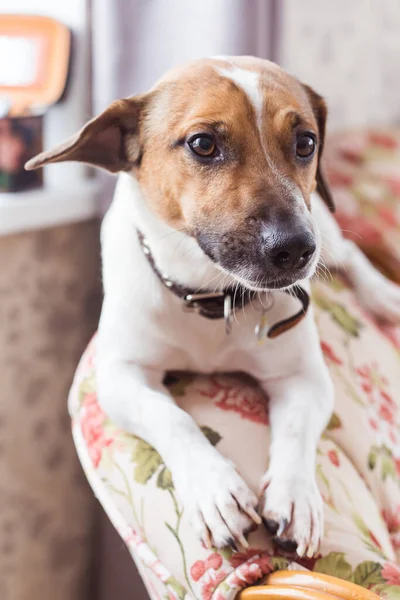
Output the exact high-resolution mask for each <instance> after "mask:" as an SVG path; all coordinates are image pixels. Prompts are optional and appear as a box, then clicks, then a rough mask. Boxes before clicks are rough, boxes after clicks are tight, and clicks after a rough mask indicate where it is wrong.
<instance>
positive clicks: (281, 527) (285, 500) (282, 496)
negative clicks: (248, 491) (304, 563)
mask: <svg viewBox="0 0 400 600" xmlns="http://www.w3.org/2000/svg"><path fill="white" fill-rule="evenodd" d="M259 512H260V514H261V515H262V518H263V521H264V525H265V527H266V528H267V529H268V531H269V532H270V533H271V534H272V535H273V536H274V540H275V542H276V544H277V545H278V546H280V547H281V548H282V550H284V551H286V552H297V554H298V556H304V555H306V556H308V557H312V556H314V554H316V552H317V551H318V548H319V546H320V543H321V540H322V536H323V504H322V498H321V495H320V493H319V490H318V487H317V484H316V482H315V479H314V477H305V476H304V475H301V474H300V475H299V474H296V475H293V476H289V477H288V476H287V475H285V473H282V475H274V476H271V475H270V474H269V473H268V472H267V473H266V474H265V475H264V477H263V479H262V482H261V494H260V501H259Z"/></svg>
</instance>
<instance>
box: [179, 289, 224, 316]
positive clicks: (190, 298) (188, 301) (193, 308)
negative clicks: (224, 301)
mask: <svg viewBox="0 0 400 600" xmlns="http://www.w3.org/2000/svg"><path fill="white" fill-rule="evenodd" d="M222 296H224V292H212V293H208V294H188V295H187V296H185V298H184V301H183V310H184V311H185V312H199V311H200V310H201V306H199V304H198V302H199V300H209V299H212V298H222Z"/></svg>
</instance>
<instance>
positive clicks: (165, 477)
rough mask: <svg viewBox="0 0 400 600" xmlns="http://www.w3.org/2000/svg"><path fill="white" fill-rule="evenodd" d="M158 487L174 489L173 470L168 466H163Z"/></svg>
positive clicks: (158, 479) (158, 478)
mask: <svg viewBox="0 0 400 600" xmlns="http://www.w3.org/2000/svg"><path fill="white" fill-rule="evenodd" d="M157 487H159V488H161V489H162V490H173V489H174V484H173V483H172V475H171V471H170V470H169V469H168V468H167V467H163V468H162V469H161V471H160V472H159V474H158V477H157Z"/></svg>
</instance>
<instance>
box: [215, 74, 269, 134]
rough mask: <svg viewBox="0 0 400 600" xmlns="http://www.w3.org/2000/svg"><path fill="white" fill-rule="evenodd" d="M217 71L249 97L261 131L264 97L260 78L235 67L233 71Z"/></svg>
mask: <svg viewBox="0 0 400 600" xmlns="http://www.w3.org/2000/svg"><path fill="white" fill-rule="evenodd" d="M217 71H218V73H219V74H220V75H222V76H223V77H227V78H228V79H231V80H232V81H233V82H234V83H236V85H237V86H239V87H240V88H241V89H242V90H243V91H244V92H245V94H246V95H247V97H248V98H249V100H250V102H251V103H252V105H253V107H254V110H255V112H256V117H257V127H258V129H259V130H260V136H261V125H262V110H263V95H262V93H261V90H260V76H259V74H258V73H255V72H254V71H248V70H247V69H240V68H239V67H233V68H232V69H224V68H221V67H220V68H218V67H217Z"/></svg>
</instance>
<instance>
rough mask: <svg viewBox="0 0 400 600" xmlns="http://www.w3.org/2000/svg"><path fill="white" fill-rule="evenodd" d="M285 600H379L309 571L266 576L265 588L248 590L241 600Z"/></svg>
mask: <svg viewBox="0 0 400 600" xmlns="http://www.w3.org/2000/svg"><path fill="white" fill-rule="evenodd" d="M267 597H268V598H274V599H276V600H284V599H285V598H288V599H293V600H333V598H334V599H335V600H337V598H342V599H343V600H379V596H378V595H377V594H375V593H374V592H371V591H370V590H367V589H365V588H363V587H361V586H359V585H356V584H355V583H350V582H348V581H344V580H343V579H339V578H338V577H331V576H329V575H323V574H321V573H312V572H309V571H277V572H275V573H272V574H271V575H269V576H268V578H267V580H266V583H265V585H260V586H253V587H248V588H246V589H244V590H242V592H241V593H240V600H262V599H263V598H267Z"/></svg>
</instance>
